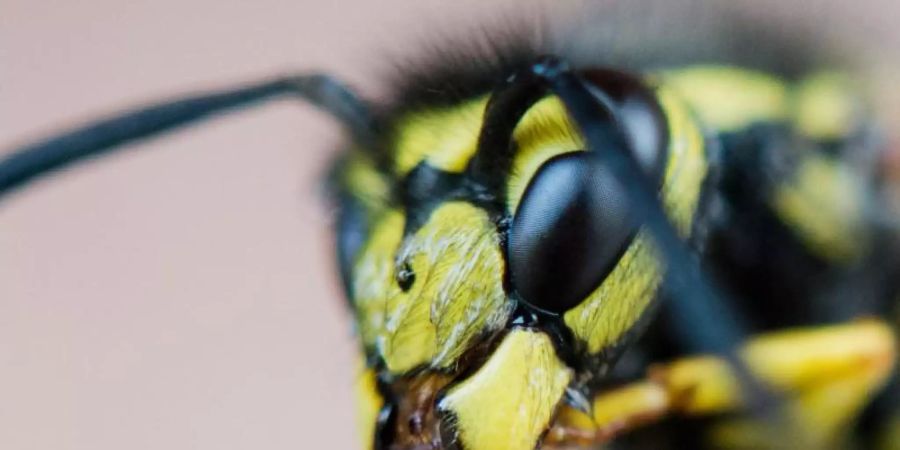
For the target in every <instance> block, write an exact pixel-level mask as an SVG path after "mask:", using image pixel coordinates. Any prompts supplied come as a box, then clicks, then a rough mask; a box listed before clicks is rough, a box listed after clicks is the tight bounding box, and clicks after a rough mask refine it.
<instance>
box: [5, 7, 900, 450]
mask: <svg viewBox="0 0 900 450" xmlns="http://www.w3.org/2000/svg"><path fill="white" fill-rule="evenodd" d="M485 3H486V2H483V1H475V0H466V1H460V0H457V1H454V2H446V1H439V0H429V1H398V0H390V1H388V0H380V1H377V2H376V1H364V0H355V1H340V2H315V3H314V2H310V1H297V0H295V1H279V0H257V1H252V2H250V1H233V0H219V1H209V0H179V1H168V0H163V1H160V0H129V1H124V2H123V1H113V0H83V1H78V2H75V1H68V0H0V152H2V151H8V150H9V149H11V148H12V147H13V146H15V145H16V144H21V143H24V142H26V141H28V140H29V139H33V138H37V137H40V136H42V135H45V134H46V133H50V132H53V131H57V130H60V129H62V128H64V127H67V126H71V125H74V124H77V123H79V122H81V121H84V120H87V119H89V118H92V117H96V116H97V115H98V114H102V113H108V112H112V111H115V110H116V109H118V108H121V107H124V106H127V105H130V104H135V103H140V102H143V101H146V100H153V99H159V98H161V97H164V96H169V95H172V94H177V93H181V92H186V91H191V90H194V89H199V88H210V87H220V86H225V85H228V84H231V83H236V82H240V81H242V80H249V79H255V78H258V77H260V76H264V75H268V74H273V73H279V72H285V71H288V70H306V69H313V68H315V69H321V70H327V71H331V72H334V73H336V74H338V75H340V76H341V77H342V78H344V79H346V80H348V81H350V82H351V83H353V84H355V85H357V86H359V87H360V88H361V89H362V90H363V91H364V92H366V93H367V94H369V95H378V94H379V92H380V91H379V86H380V84H379V82H380V81H381V80H379V79H378V78H377V77H376V76H375V73H376V72H374V70H375V69H378V70H380V69H382V68H383V64H382V63H383V61H382V58H383V57H384V56H385V55H396V54H404V53H405V52H415V51H416V49H417V48H418V47H419V45H420V43H421V41H422V40H423V39H428V38H429V37H432V38H433V36H434V35H435V34H436V32H435V30H440V31H442V32H445V33H446V32H449V33H452V31H453V30H454V29H456V28H462V27H466V26H470V25H471V24H472V23H475V22H478V21H484V20H487V19H490V20H495V19H497V18H501V20H502V18H503V17H504V14H507V13H509V12H521V11H520V10H521V9H523V8H524V9H526V10H530V11H532V12H538V13H541V12H548V11H551V12H552V11H554V10H556V9H557V8H568V9H572V8H578V7H581V6H583V5H585V4H587V3H589V2H582V3H566V2H552V1H546V2H540V1H530V2H525V3H524V6H523V2H517V1H514V0H509V1H499V2H492V3H490V4H489V5H488V4H485ZM744 3H747V4H748V6H747V10H748V11H749V12H752V13H753V14H757V15H759V16H760V17H766V16H783V15H788V16H790V17H792V19H791V20H800V21H806V22H810V21H812V22H813V23H814V22H815V21H818V20H822V24H821V25H822V26H823V27H827V26H830V24H833V23H840V24H844V25H846V24H848V23H849V24H850V26H849V27H848V29H850V30H858V31H857V32H851V33H849V34H847V39H851V40H852V39H862V40H866V39H869V40H872V41H873V42H874V41H877V44H878V45H881V46H883V47H886V48H888V49H889V48H891V46H892V45H894V44H892V43H890V42H891V41H890V38H891V36H893V38H897V37H898V34H900V33H894V34H893V35H891V32H890V30H891V29H892V26H893V23H895V22H897V19H898V18H900V17H898V16H900V11H898V9H900V7H898V4H897V3H896V1H895V0H873V1H868V2H864V3H854V4H850V2H840V1H838V0H834V1H814V2H793V3H795V4H792V5H791V6H787V7H786V6H779V5H780V3H781V2H780V1H776V0H766V1H754V2H744ZM785 8H790V10H785ZM822 17H827V20H826V19H822ZM885 39H888V40H887V41H885ZM893 42H895V43H896V42H898V41H893ZM884 73H890V72H884ZM884 77H885V80H886V81H887V84H889V85H894V83H893V82H894V81H896V80H895V79H891V78H890V76H889V75H884ZM897 85H900V84H897ZM338 136H339V130H338V129H337V127H336V126H335V125H334V124H333V123H332V122H331V120H329V119H328V118H327V117H323V116H321V115H319V114H317V113H316V112H314V111H313V110H312V109H311V108H309V107H305V106H301V105H298V104H296V103H295V102H288V101H284V102H279V103H275V104H273V105H271V106H267V107H265V108H262V109H260V110H254V111H253V112H252V113H247V114H235V115H230V116H228V117H226V118H224V119H222V120H218V121H215V122H212V123H209V124H208V125H204V126H201V127H197V128H193V129H190V130H188V131H186V132H182V133H178V134H174V135H171V136H167V137H164V138H161V139H155V140H152V141H149V142H144V143H141V144H139V145H138V146H136V147H135V149H134V150H135V151H129V152H124V153H121V154H118V155H116V156H114V157H111V158H108V159H106V160H104V161H102V162H101V163H97V164H86V165H81V166H79V167H77V168H76V169H75V170H71V171H67V172H65V173H62V174H60V175H58V176H54V177H52V178H51V179H47V180H43V181H41V182H39V183H37V184H35V185H33V186H31V187H30V188H29V189H27V190H26V191H23V192H19V193H17V194H16V195H15V196H13V197H11V198H8V199H6V201H5V202H4V203H2V204H0V449H11V450H13V449H15V450H19V449H21V450H25V449H54V450H75V449H91V450H103V449H110V450H112V449H122V448H128V449H163V448H164V449H172V450H175V449H217V450H224V449H269V450H275V449H298V448H335V449H346V448H354V447H355V446H356V445H357V444H356V443H357V438H356V436H355V430H354V428H353V427H354V425H353V403H352V401H353V399H352V389H351V385H352V383H353V380H354V377H355V363H356V358H357V357H356V354H355V351H356V347H355V344H354V341H353V338H352V330H351V327H350V317H349V314H348V313H347V312H346V310H345V308H344V304H343V301H342V298H341V296H340V292H339V290H338V288H337V283H336V280H335V277H334V275H333V270H332V259H331V253H332V252H331V245H330V239H331V237H330V232H331V230H330V224H329V220H328V214H327V210H326V209H327V208H326V205H325V203H324V202H323V201H321V196H320V195H318V191H317V189H318V183H319V181H320V179H321V174H322V170H323V169H324V167H325V165H326V162H327V161H328V159H329V158H330V156H331V155H332V154H333V150H334V147H335V145H336V143H337V142H338Z"/></svg>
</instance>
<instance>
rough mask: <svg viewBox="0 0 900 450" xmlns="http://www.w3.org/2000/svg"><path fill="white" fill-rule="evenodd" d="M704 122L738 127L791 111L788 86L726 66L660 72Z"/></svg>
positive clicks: (716, 127) (783, 116) (724, 129)
mask: <svg viewBox="0 0 900 450" xmlns="http://www.w3.org/2000/svg"><path fill="white" fill-rule="evenodd" d="M659 77H660V79H661V80H662V82H663V83H664V84H665V85H666V86H668V87H669V88H671V89H672V90H673V91H675V93H676V94H677V95H679V96H680V97H681V98H682V99H684V101H685V102H686V103H687V105H688V106H689V107H690V109H691V110H693V111H694V113H695V114H697V116H698V117H699V119H700V120H701V122H703V124H704V125H706V126H708V127H711V128H712V129H714V130H716V131H718V132H732V131H740V130H742V129H744V128H745V127H747V126H748V125H750V124H752V123H755V122H773V121H781V120H785V119H786V118H788V116H789V114H790V101H789V97H790V96H789V90H788V86H787V85H786V84H785V82H784V81H783V80H781V79H779V78H777V77H774V76H771V75H768V74H765V73H761V72H754V71H750V70H745V69H740V68H736V67H728V66H691V67H687V68H684V69H675V70H670V71H666V72H662V73H661V74H659Z"/></svg>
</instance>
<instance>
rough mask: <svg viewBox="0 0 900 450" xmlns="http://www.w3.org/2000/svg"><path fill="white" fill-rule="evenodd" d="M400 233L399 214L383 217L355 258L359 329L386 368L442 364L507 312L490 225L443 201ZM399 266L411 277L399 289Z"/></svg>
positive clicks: (467, 208) (469, 209) (477, 213)
mask: <svg viewBox="0 0 900 450" xmlns="http://www.w3.org/2000/svg"><path fill="white" fill-rule="evenodd" d="M402 233H403V216H402V215H401V214H400V213H399V212H392V213H390V214H387V215H386V216H385V217H384V218H383V219H382V220H381V221H380V222H379V224H378V225H376V227H375V230H374V231H373V233H372V236H371V238H370V240H369V245H368V246H367V247H366V248H365V249H364V250H363V251H362V254H361V256H360V258H359V261H358V262H357V265H356V272H355V284H354V292H355V296H356V299H355V301H356V305H357V311H358V314H359V319H358V321H359V324H360V333H361V335H362V336H363V340H364V342H365V343H366V344H367V346H374V347H375V348H376V350H377V351H378V352H379V353H380V355H381V356H382V357H383V358H384V361H385V363H386V364H387V368H388V370H390V371H391V372H393V373H403V372H406V371H408V370H410V369H413V368H415V367H417V366H423V365H425V366H431V367H448V366H450V365H452V364H453V363H454V362H455V361H456V359H457V358H458V357H459V356H460V354H461V353H462V352H463V351H464V350H465V349H466V345H467V344H468V342H469V340H470V339H471V338H473V337H475V336H476V335H479V334H480V333H483V332H489V331H491V330H494V329H497V328H498V327H500V326H502V325H503V324H504V323H505V320H506V317H507V315H508V314H509V308H510V306H509V305H508V302H507V301H506V294H505V293H504V292H503V283H502V273H503V270H502V268H503V264H504V262H503V256H502V254H501V253H500V245H499V237H498V236H497V232H496V227H495V226H494V224H493V223H492V222H491V221H490V219H489V218H488V217H487V214H486V213H485V212H484V211H483V210H481V209H478V208H476V207H474V206H472V205H470V204H468V203H464V202H450V203H445V204H443V205H441V206H439V207H438V208H437V209H435V210H434V211H433V212H432V214H431V217H430V218H429V220H428V222H427V223H425V225H423V226H422V227H421V228H420V229H419V230H418V231H417V232H416V233H415V234H413V235H412V236H410V237H408V238H406V239H403V236H402ZM404 266H408V267H409V268H410V269H412V271H413V273H414V274H415V281H414V282H413V283H412V284H411V286H410V287H409V290H408V291H406V292H404V291H403V290H402V289H400V286H399V284H398V283H397V281H396V273H397V271H399V270H401V269H403V268H404Z"/></svg>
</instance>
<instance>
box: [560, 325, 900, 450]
mask: <svg viewBox="0 0 900 450" xmlns="http://www.w3.org/2000/svg"><path fill="white" fill-rule="evenodd" d="M895 339H896V337H895V336H894V334H893V332H892V330H891V328H890V327H889V326H888V325H886V324H885V323H883V322H881V321H878V320H861V321H857V322H853V323H848V324H841V325H833V326H822V327H814V328H802V329H796V330H789V331H782V332H775V333H770V334H764V335H761V336H758V337H755V338H753V339H751V340H750V341H749V342H747V343H746V344H745V345H743V346H742V347H741V349H740V351H739V355H740V357H741V358H742V359H743V360H744V361H745V362H746V364H747V367H748V368H749V369H750V371H751V372H752V373H753V374H754V375H755V376H756V377H757V378H758V379H759V380H760V381H762V382H763V383H765V384H766V385H767V386H769V387H771V388H772V389H774V390H775V391H776V392H779V393H780V394H781V395H782V398H783V399H784V403H783V404H782V405H781V406H782V407H783V408H784V411H785V414H783V415H781V416H779V417H783V418H784V419H785V420H787V421H790V423H787V424H771V423H769V422H762V421H759V420H754V419H753V417H752V416H747V415H744V416H741V415H740V413H741V412H745V411H746V408H745V406H746V405H747V404H748V402H747V399H746V398H743V395H744V394H743V392H745V391H742V390H741V388H740V380H739V378H738V377H736V376H735V372H734V370H733V368H732V367H731V366H730V365H729V363H728V362H727V361H726V360H725V359H722V358H720V357H716V356H697V357H689V358H684V359H679V360H676V361H674V362H671V363H667V364H661V365H657V366H653V367H651V368H650V370H649V373H648V376H647V378H646V379H644V380H641V381H636V382H633V383H630V384H627V385H625V386H623V387H619V388H616V389H613V390H611V391H606V392H603V393H601V394H599V395H597V396H596V397H595V398H594V400H593V405H592V406H593V408H592V409H593V411H592V416H590V417H589V416H588V415H587V414H585V413H581V412H579V411H576V410H574V409H572V408H569V407H564V408H563V409H562V410H561V411H560V413H559V415H558V417H557V420H556V421H555V422H554V426H553V427H552V428H551V430H550V432H549V433H548V434H547V437H546V442H547V445H545V448H567V447H570V446H573V445H598V444H601V443H604V442H608V441H610V440H612V439H613V438H615V437H616V436H619V435H621V434H622V433H624V432H626V431H629V430H633V429H635V428H638V427H640V426H641V425H645V424H648V423H651V422H655V421H658V420H661V419H663V418H665V417H666V416H669V415H674V414H678V415H683V416H711V415H716V414H725V413H728V414H730V415H731V414H736V416H735V417H732V418H729V419H727V420H725V421H723V422H721V423H719V424H716V425H714V426H713V428H712V429H711V430H710V431H711V434H710V438H711V439H712V441H713V443H714V444H716V446H720V447H726V448H783V447H789V448H829V447H835V446H839V445H840V444H841V442H840V439H841V437H842V436H846V435H847V433H846V431H847V428H848V427H849V426H851V425H852V424H853V422H854V420H855V418H856V417H857V416H858V414H859V412H860V411H861V410H862V408H863V407H864V406H865V405H866V403H867V402H868V401H869V400H870V399H871V398H872V397H873V396H874V394H875V393H876V392H877V391H878V390H879V388H881V386H882V385H883V384H884V382H885V381H886V380H887V378H888V376H889V375H890V373H891V370H892V369H893V367H894V363H895V359H896V344H895ZM781 425H783V426H781ZM773 426H775V427H776V428H777V429H772V427H773Z"/></svg>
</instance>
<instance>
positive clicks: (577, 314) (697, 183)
mask: <svg viewBox="0 0 900 450" xmlns="http://www.w3.org/2000/svg"><path fill="white" fill-rule="evenodd" d="M657 95H658V98H659V101H660V105H661V106H662V108H663V110H664V111H665V113H666V116H667V117H668V120H669V149H668V151H669V160H668V163H667V166H666V170H665V175H664V185H663V189H662V203H663V205H664V206H665V208H666V210H667V213H668V215H669V218H670V219H671V220H672V222H673V224H674V225H675V227H676V228H677V229H678V230H679V231H680V232H681V234H682V236H687V235H688V234H689V232H690V228H691V224H692V223H693V217H694V212H695V210H696V207H697V203H698V201H699V198H700V190H701V186H702V183H703V179H704V178H705V176H706V170H707V166H706V155H705V149H704V140H703V136H702V134H701V133H700V130H699V129H698V128H697V126H696V125H695V123H694V121H693V120H692V117H691V116H690V115H689V114H688V112H687V109H686V108H685V106H684V104H682V103H681V102H680V101H679V100H678V99H677V98H676V96H675V95H674V94H673V93H672V92H670V91H668V90H666V89H659V90H658V91H657ZM660 280H661V272H660V267H659V262H658V257H657V255H656V252H655V250H654V248H653V246H652V243H651V242H650V240H649V236H647V235H646V234H645V233H644V232H643V231H642V232H639V233H638V236H637V237H636V238H635V240H634V241H633V242H632V244H631V245H630V246H629V247H628V249H627V250H626V251H625V253H624V254H623V255H622V257H621V259H620V260H619V262H618V263H617V264H616V266H615V267H614V268H613V270H612V272H610V274H609V275H608V276H607V277H606V279H605V280H604V281H603V283H602V284H601V285H600V286H599V287H598V288H597V289H596V290H595V291H594V292H593V293H592V294H591V295H590V296H589V297H588V298H587V299H586V300H585V301H584V302H582V303H581V304H580V305H578V306H576V307H575V308H573V309H571V310H569V311H568V312H566V314H565V315H564V316H563V318H564V320H565V323H566V325H568V326H569V328H571V329H572V331H573V332H574V333H575V336H577V337H578V338H580V339H582V340H583V341H585V342H587V345H588V351H589V352H592V353H596V352H599V351H601V350H603V349H604V348H606V347H607V346H609V345H612V344H615V343H616V342H618V340H619V339H620V338H621V337H622V336H623V334H624V333H625V332H627V331H628V330H630V329H631V328H632V326H633V325H634V323H635V322H636V321H637V320H638V319H639V318H640V317H641V316H642V315H643V313H644V311H645V310H646V309H647V306H648V305H649V304H650V301H651V300H652V299H653V296H654V295H655V293H656V289H657V286H658V285H659V282H660Z"/></svg>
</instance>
